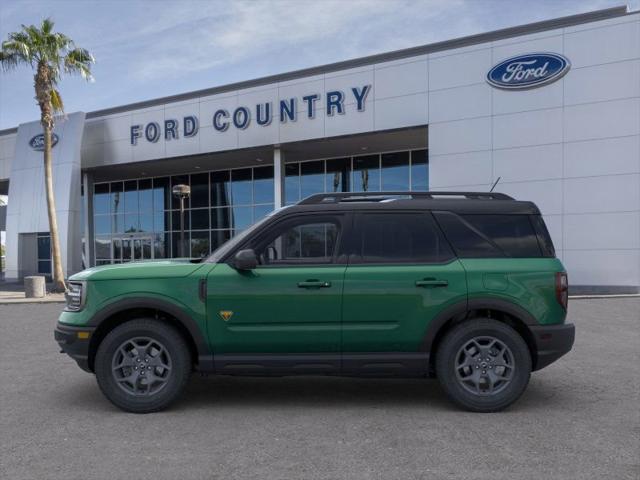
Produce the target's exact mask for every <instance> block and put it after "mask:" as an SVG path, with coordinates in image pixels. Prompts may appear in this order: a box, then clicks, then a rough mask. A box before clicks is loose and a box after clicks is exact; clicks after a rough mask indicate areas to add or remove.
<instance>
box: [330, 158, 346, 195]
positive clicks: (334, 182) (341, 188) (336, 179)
mask: <svg viewBox="0 0 640 480" xmlns="http://www.w3.org/2000/svg"><path fill="white" fill-rule="evenodd" d="M326 170H327V176H326V178H325V191H327V192H348V191H349V190H350V182H349V176H350V173H351V158H334V159H331V160H327V167H326Z"/></svg>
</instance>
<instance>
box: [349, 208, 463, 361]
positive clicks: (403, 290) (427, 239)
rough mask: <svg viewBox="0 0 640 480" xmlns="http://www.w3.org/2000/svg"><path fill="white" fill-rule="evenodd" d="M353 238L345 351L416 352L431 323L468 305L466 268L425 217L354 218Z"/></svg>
mask: <svg viewBox="0 0 640 480" xmlns="http://www.w3.org/2000/svg"><path fill="white" fill-rule="evenodd" d="M354 237H355V239H354V242H353V247H352V251H351V252H350V253H351V255H350V257H349V267H348V268H347V271H346V274H345V283H344V298H343V334H342V348H343V351H344V352H345V354H347V353H350V352H351V353H358V352H419V350H420V344H421V342H422V339H423V338H424V335H425V332H426V330H427V327H428V325H429V322H430V321H431V320H432V319H433V318H434V317H435V316H436V315H437V314H438V313H439V312H441V311H442V310H443V309H444V308H446V307H447V306H449V305H452V304H454V303H457V302H460V301H465V300H466V295H467V285H466V278H465V271H464V268H463V267H462V265H461V264H460V261H459V260H457V259H456V258H455V257H454V255H453V253H452V251H451V248H450V247H449V244H448V243H447V241H446V240H445V239H444V237H443V235H442V233H441V232H440V229H439V228H438V227H437V225H436V224H435V221H434V219H433V217H432V215H431V214H430V213H428V212H390V213H378V212H371V213H360V214H357V215H356V217H355V228H354ZM382 357H384V355H383V356H382ZM346 359H347V357H345V360H346Z"/></svg>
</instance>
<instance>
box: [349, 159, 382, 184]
mask: <svg viewBox="0 0 640 480" xmlns="http://www.w3.org/2000/svg"><path fill="white" fill-rule="evenodd" d="M352 178H353V191H354V192H377V191H379V190H380V155H367V156H364V157H354V159H353V177H352Z"/></svg>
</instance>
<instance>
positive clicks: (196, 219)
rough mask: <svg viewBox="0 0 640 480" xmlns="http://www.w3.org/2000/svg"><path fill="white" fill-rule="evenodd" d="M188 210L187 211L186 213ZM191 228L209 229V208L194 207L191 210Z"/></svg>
mask: <svg viewBox="0 0 640 480" xmlns="http://www.w3.org/2000/svg"><path fill="white" fill-rule="evenodd" d="M188 213H189V212H187V214H188ZM191 228H192V229H194V230H209V209H208V208H195V209H193V210H191Z"/></svg>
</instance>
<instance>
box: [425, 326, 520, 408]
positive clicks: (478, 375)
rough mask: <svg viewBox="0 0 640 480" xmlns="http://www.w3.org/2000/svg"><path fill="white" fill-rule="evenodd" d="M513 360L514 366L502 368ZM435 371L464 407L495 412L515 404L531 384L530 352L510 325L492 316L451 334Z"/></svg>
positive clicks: (441, 345) (461, 327)
mask: <svg viewBox="0 0 640 480" xmlns="http://www.w3.org/2000/svg"><path fill="white" fill-rule="evenodd" d="M491 339H493V340H497V342H493V341H492V340H491ZM490 346H495V347H494V349H491V348H490ZM480 347H482V348H480ZM502 347H505V348H502ZM500 348H502V350H499V349H500ZM474 351H477V352H478V354H476V356H473V355H472V353H473V352H474ZM480 352H484V353H482V354H481V353H480ZM496 352H497V353H496ZM502 352H504V353H502ZM485 354H486V355H485ZM494 354H495V355H496V356H495V357H494ZM478 355H479V356H480V358H479V359H478ZM483 355H484V357H483ZM498 357H499V358H498ZM505 359H507V360H505ZM509 359H510V362H511V364H512V367H505V366H503V365H508V364H509V363H510V362H509ZM487 360H488V361H487ZM483 365H484V367H483ZM498 373H500V374H501V375H500V376H498V375H497V374H498ZM436 374H437V376H438V380H439V382H440V385H442V388H443V389H444V391H445V393H446V394H447V396H448V397H449V398H450V399H451V400H452V401H453V402H454V403H456V404H457V405H459V406H460V407H462V408H464V409H466V410H470V411H473V412H496V411H499V410H502V409H504V408H506V407H508V406H509V405H511V404H512V403H513V402H515V401H516V400H517V399H518V398H519V397H520V395H522V393H523V392H524V390H525V389H526V388H527V384H528V383H529V377H530V376H531V354H530V352H529V348H528V347H527V344H526V343H525V341H524V340H523V339H522V337H521V336H520V334H519V333H518V332H516V331H515V330H514V329H513V328H511V327H510V326H508V325H506V324H504V323H501V322H498V321H497V320H491V319H487V318H481V319H474V320H467V321H465V322H463V323H461V324H459V325H456V326H455V327H453V328H452V329H451V331H449V332H447V334H446V335H445V337H444V338H443V340H442V343H440V345H439V347H438V351H437V354H436ZM492 374H493V376H492V377H491V379H489V375H492ZM507 377H508V380H506V379H504V378H507Z"/></svg>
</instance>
